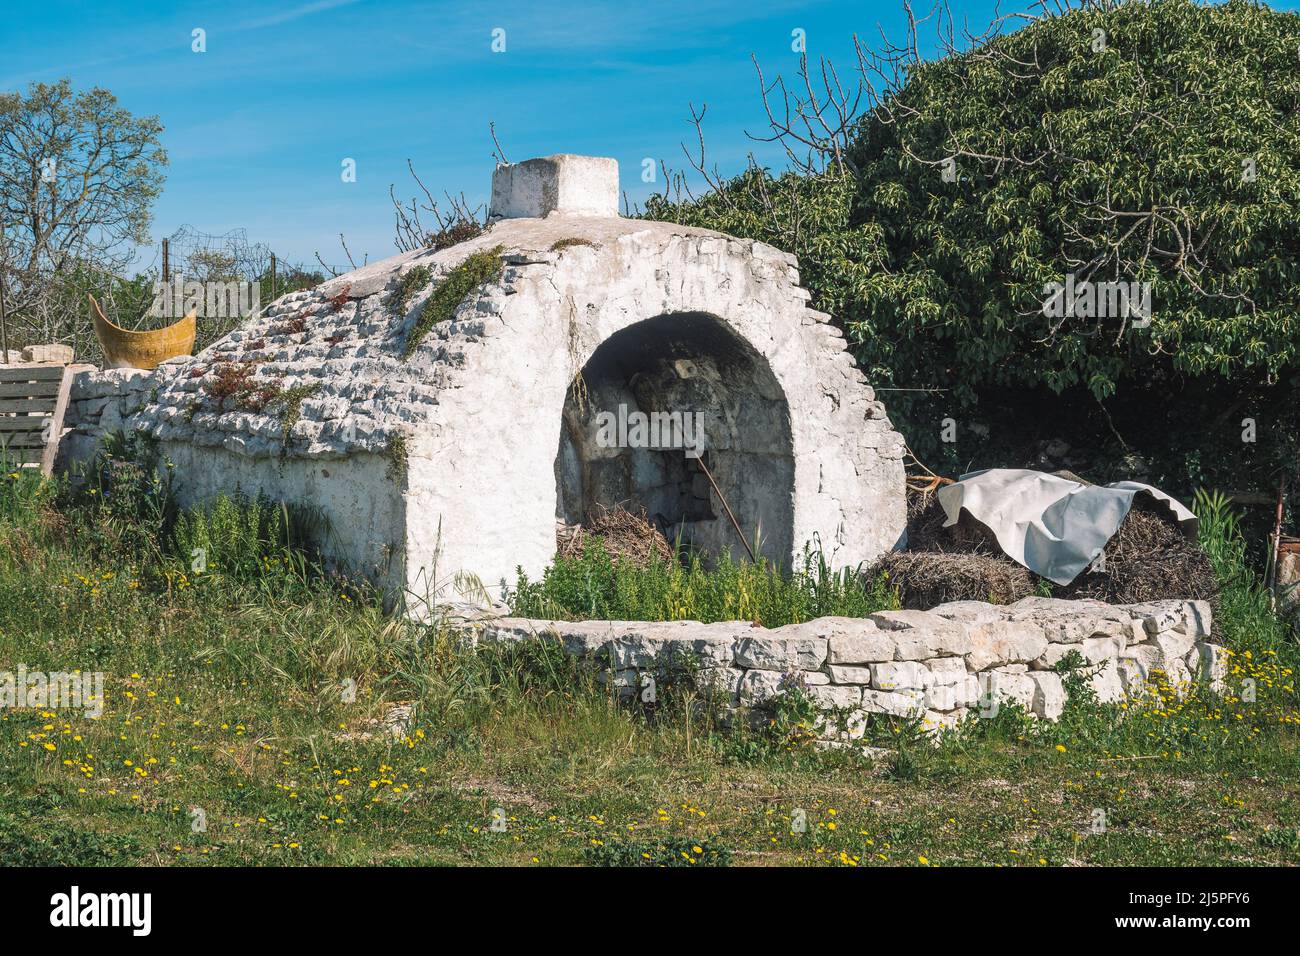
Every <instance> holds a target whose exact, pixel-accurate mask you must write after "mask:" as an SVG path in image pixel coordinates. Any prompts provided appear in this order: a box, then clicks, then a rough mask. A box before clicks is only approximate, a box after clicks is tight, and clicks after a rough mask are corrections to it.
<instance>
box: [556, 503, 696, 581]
mask: <svg viewBox="0 0 1300 956" xmlns="http://www.w3.org/2000/svg"><path fill="white" fill-rule="evenodd" d="M593 539H594V540H597V541H599V542H600V544H601V546H602V547H603V548H604V549H605V553H606V554H608V555H609V556H610V557H611V558H613V559H614V560H616V561H617V560H620V559H621V560H623V561H626V562H628V563H629V564H631V565H633V566H635V567H638V568H644V567H647V566H648V565H649V564H650V563H651V562H652V561H653V560H655V559H658V561H659V562H660V563H662V564H667V563H670V562H671V561H672V560H673V548H672V545H670V544H669V543H668V539H667V538H665V537H664V536H663V532H661V531H660V530H659V529H658V528H656V527H655V526H654V525H653V524H651V523H650V521H649V519H648V518H647V517H646V513H645V510H644V509H642V510H640V511H637V512H632V511H628V510H627V509H625V508H623V507H621V506H618V505H616V506H614V507H613V508H601V509H599V510H598V511H597V512H596V513H595V514H591V515H588V516H587V519H586V521H585V523H583V524H580V525H579V524H560V525H557V526H556V529H555V551H556V556H557V557H561V558H580V557H582V552H583V550H584V549H585V548H586V546H587V543H588V542H589V541H592V540H593Z"/></svg>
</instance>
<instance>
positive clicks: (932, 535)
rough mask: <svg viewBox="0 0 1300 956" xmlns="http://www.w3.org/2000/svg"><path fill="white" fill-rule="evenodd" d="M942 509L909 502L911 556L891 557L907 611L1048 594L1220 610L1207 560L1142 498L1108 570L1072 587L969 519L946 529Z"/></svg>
mask: <svg viewBox="0 0 1300 956" xmlns="http://www.w3.org/2000/svg"><path fill="white" fill-rule="evenodd" d="M944 520H945V515H944V510H943V506H942V505H940V504H939V502H938V499H937V498H936V497H935V495H934V494H933V493H930V494H917V495H911V496H909V499H908V532H907V533H908V550H907V551H904V552H894V553H891V554H889V555H886V556H885V558H883V559H882V560H881V562H880V565H879V568H880V569H881V570H886V571H889V573H890V578H891V582H892V583H894V584H895V585H897V586H898V590H899V600H900V601H901V602H902V605H903V607H907V608H922V609H924V608H931V607H934V606H935V605H936V604H941V603H943V602H944V601H958V600H977V601H990V602H992V603H995V604H1000V603H1010V602H1014V601H1017V600H1019V599H1020V598H1022V597H1025V596H1027V595H1029V594H1034V593H1042V589H1043V588H1046V590H1047V591H1048V592H1049V593H1050V594H1051V595H1052V596H1053V597H1061V598H1094V599H1096V600H1100V601H1105V602H1107V603H1109V604H1137V603H1140V602H1143V601H1156V600H1165V599H1185V600H1205V601H1209V602H1210V604H1211V606H1212V607H1214V608H1215V609H1216V610H1217V608H1218V598H1219V584H1218V578H1217V577H1216V576H1215V574H1214V569H1213V567H1212V566H1211V564H1210V559H1209V556H1208V555H1206V553H1205V552H1204V551H1202V550H1201V548H1200V547H1199V546H1198V545H1197V544H1196V543H1195V542H1194V541H1191V540H1189V539H1188V538H1187V537H1186V536H1184V534H1183V532H1182V531H1181V529H1179V527H1178V525H1177V524H1176V523H1175V522H1174V520H1173V518H1172V517H1171V516H1170V515H1169V513H1168V512H1167V511H1166V510H1165V509H1164V508H1163V507H1162V506H1158V505H1156V504H1154V503H1153V502H1151V501H1150V500H1149V499H1146V498H1144V497H1143V496H1139V497H1137V498H1135V499H1134V502H1133V507H1132V509H1131V510H1130V511H1129V513H1128V517H1127V518H1125V520H1124V523H1123V524H1122V525H1120V528H1119V531H1118V532H1117V533H1116V534H1115V536H1114V537H1113V538H1111V540H1110V542H1109V543H1107V545H1106V549H1105V555H1106V557H1105V570H1104V571H1087V572H1084V573H1083V574H1081V575H1079V576H1078V577H1077V578H1075V579H1074V581H1072V582H1071V583H1070V584H1068V585H1057V584H1052V583H1051V582H1048V581H1046V580H1045V579H1043V578H1041V577H1039V576H1038V575H1036V574H1034V573H1033V572H1031V571H1029V570H1028V569H1027V568H1025V567H1023V566H1021V565H1019V564H1017V563H1016V562H1014V561H1012V560H1011V559H1010V558H1008V557H1007V556H1006V555H1005V554H1003V553H1002V549H1001V548H1000V547H998V544H997V541H996V539H995V538H994V537H993V534H992V532H990V531H989V530H988V528H986V527H985V526H984V525H982V524H981V523H980V522H978V521H976V520H974V519H973V518H971V517H970V515H968V514H966V513H965V512H963V513H962V515H961V518H960V520H959V521H958V522H957V524H956V525H954V526H953V527H951V528H945V527H943V522H944Z"/></svg>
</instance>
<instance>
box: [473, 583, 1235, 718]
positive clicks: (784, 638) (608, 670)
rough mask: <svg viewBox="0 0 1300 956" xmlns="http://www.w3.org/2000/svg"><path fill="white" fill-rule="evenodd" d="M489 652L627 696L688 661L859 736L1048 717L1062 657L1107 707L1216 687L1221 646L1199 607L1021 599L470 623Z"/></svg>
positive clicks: (724, 685)
mask: <svg viewBox="0 0 1300 956" xmlns="http://www.w3.org/2000/svg"><path fill="white" fill-rule="evenodd" d="M477 629H478V630H477V637H478V638H479V639H481V640H486V641H517V640H524V639H527V638H530V637H539V636H540V637H549V638H551V639H556V640H559V641H560V642H561V643H562V644H563V646H564V647H565V648H566V650H568V651H569V652H570V653H571V654H574V655H576V656H578V657H581V658H583V659H586V660H588V661H591V662H592V663H593V665H594V666H598V667H600V668H601V669H602V671H603V673H604V674H605V677H606V679H607V680H608V681H609V682H612V683H613V684H614V685H615V686H616V687H619V688H622V689H625V690H626V691H627V692H628V693H632V692H634V690H635V688H637V687H638V686H640V685H641V684H642V680H643V678H642V675H643V674H646V673H654V672H656V671H658V670H660V669H661V668H662V667H663V666H664V663H665V662H666V661H669V660H672V659H673V658H674V657H675V656H676V655H680V654H683V653H689V654H692V655H693V656H694V657H695V659H696V661H697V663H698V665H699V668H700V677H701V679H702V680H704V681H706V682H708V683H710V684H712V685H713V686H715V687H718V688H720V689H721V690H722V691H723V693H724V695H725V696H726V699H728V700H729V701H730V703H731V705H732V707H733V708H736V709H739V708H743V707H749V706H753V705H754V704H758V703H761V702H763V701H766V700H770V699H771V698H773V697H774V696H776V695H777V694H780V693H783V692H784V691H785V690H786V689H788V688H791V687H800V688H802V689H803V690H804V692H805V693H806V694H807V695H808V696H809V697H810V698H812V700H814V701H816V702H817V703H818V704H820V705H821V706H822V707H823V708H824V709H826V710H828V711H832V710H833V711H838V712H840V713H841V714H842V715H844V716H845V717H846V720H845V721H840V722H837V723H836V724H835V726H836V727H839V728H843V727H847V728H849V731H850V733H851V734H852V735H860V733H861V726H862V720H863V718H864V717H865V716H866V715H867V714H890V715H894V716H898V717H918V718H921V719H922V720H923V722H924V724H925V725H926V726H928V727H929V728H938V727H948V726H953V725H955V724H956V723H957V722H958V721H960V720H961V719H962V718H963V717H964V716H965V715H966V713H967V712H968V710H969V709H970V708H972V707H975V706H988V705H989V703H990V702H993V701H1002V700H1011V701H1015V702H1016V703H1018V704H1020V705H1021V706H1023V707H1024V708H1025V709H1026V710H1027V711H1029V712H1031V713H1033V714H1034V715H1036V716H1038V717H1042V718H1046V719H1048V720H1054V719H1056V718H1057V717H1058V716H1060V714H1061V711H1062V709H1063V708H1064V706H1065V701H1066V692H1065V688H1064V686H1063V684H1062V680H1061V677H1060V675H1059V674H1057V673H1056V672H1055V671H1054V670H1053V668H1054V667H1055V666H1056V664H1057V663H1058V662H1059V661H1060V660H1061V659H1062V658H1064V657H1065V656H1066V655H1067V654H1069V653H1070V652H1071V651H1077V652H1078V653H1079V655H1080V656H1081V657H1082V658H1083V659H1084V660H1085V661H1086V662H1087V664H1088V665H1089V667H1088V671H1089V673H1090V674H1091V676H1090V678H1089V682H1090V685H1091V687H1092V690H1093V691H1094V692H1095V693H1096V695H1097V697H1098V699H1099V700H1101V701H1103V702H1113V701H1118V700H1121V699H1123V698H1124V697H1125V695H1126V694H1131V693H1135V692H1139V691H1140V690H1141V689H1142V688H1143V687H1144V686H1145V682H1146V680H1147V678H1148V677H1149V676H1150V675H1151V674H1152V673H1153V672H1154V671H1162V672H1163V673H1164V674H1165V675H1166V676H1167V678H1168V680H1169V681H1170V682H1171V683H1172V684H1173V685H1174V686H1176V687H1177V686H1180V685H1183V686H1185V685H1189V684H1190V683H1191V682H1193V681H1195V680H1205V681H1208V682H1209V683H1210V684H1211V685H1212V686H1214V687H1216V688H1217V687H1219V686H1221V685H1222V681H1223V677H1224V673H1225V663H1224V656H1223V649H1222V648H1221V647H1220V646H1219V645H1217V644H1214V643H1212V642H1211V639H1210V609H1209V606H1208V605H1207V604H1205V602H1203V601H1157V602H1152V603H1149V604H1133V605H1108V604H1103V603H1101V602H1099V601H1066V600H1059V599H1055V598H1039V597H1033V598H1025V599H1024V600H1022V601H1019V602H1017V603H1015V604H1012V605H1010V606H1005V607H1004V606H997V605H992V604H984V603H981V602H978V601H959V602H954V603H951V604H944V605H941V606H940V607H937V608H935V609H934V610H932V611H884V612H880V613H877V614H872V615H871V616H870V617H869V618H844V617H825V618H818V619H817V620H815V621H807V622H805V623H802V624H790V625H787V626H785V627H778V628H773V629H770V630H769V629H766V628H761V627H755V626H753V625H752V624H749V623H746V622H724V623H717V624H700V623H697V622H694V621H672V622H662V623H655V622H651V623H646V622H636V621H579V622H567V621H540V620H529V619H524V618H498V619H496V620H492V621H488V622H486V623H481V624H479V625H477Z"/></svg>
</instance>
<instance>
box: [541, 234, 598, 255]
mask: <svg viewBox="0 0 1300 956" xmlns="http://www.w3.org/2000/svg"><path fill="white" fill-rule="evenodd" d="M570 246H591V247H592V248H593V249H594V248H595V247H596V244H595V243H594V242H592V241H591V240H590V239H584V238H583V237H582V236H570V237H569V238H567V239H556V240H555V241H554V242H553V243H551V251H552V252H559V251H560V250H561V249H568V248H569V247H570Z"/></svg>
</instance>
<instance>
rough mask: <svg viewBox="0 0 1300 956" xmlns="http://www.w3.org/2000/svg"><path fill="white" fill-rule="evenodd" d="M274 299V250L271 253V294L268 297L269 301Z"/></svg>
mask: <svg viewBox="0 0 1300 956" xmlns="http://www.w3.org/2000/svg"><path fill="white" fill-rule="evenodd" d="M274 299H275V253H274V252H273V253H271V294H270V295H269V296H268V297H267V301H274Z"/></svg>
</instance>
